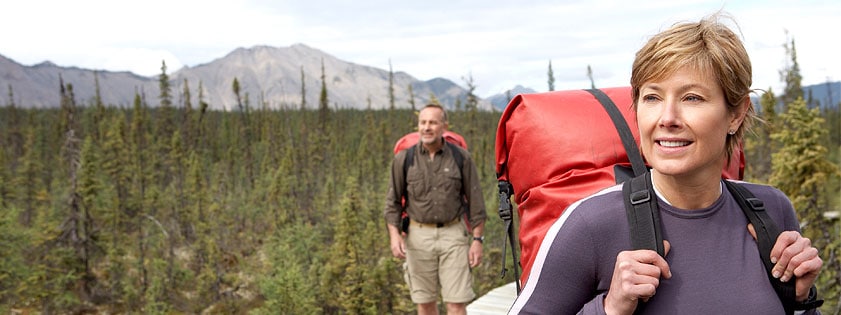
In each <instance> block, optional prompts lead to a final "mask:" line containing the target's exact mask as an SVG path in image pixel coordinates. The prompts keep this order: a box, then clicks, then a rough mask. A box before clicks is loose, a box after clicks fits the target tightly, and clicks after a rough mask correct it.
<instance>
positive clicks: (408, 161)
mask: <svg viewBox="0 0 841 315" xmlns="http://www.w3.org/2000/svg"><path fill="white" fill-rule="evenodd" d="M444 145H446V146H448V147H450V151H451V152H453V159H454V160H456V165H457V166H458V171H459V172H460V173H461V179H462V181H464V155H462V154H461V151H459V149H458V148H457V147H456V145H455V144H452V143H450V142H449V141H447V140H444ZM416 147H417V145H413V146H410V147H408V148H406V157H405V158H404V160H403V200H404V204H403V212H406V208H407V207H409V191H408V185H409V184H408V183H407V176H408V174H409V167H410V166H412V165H413V164H415V148H416ZM461 188H462V195H464V185H461ZM400 229H401V230H402V231H403V232H404V233H408V232H409V216H408V215H404V216H403V220H402V222H401V227H400Z"/></svg>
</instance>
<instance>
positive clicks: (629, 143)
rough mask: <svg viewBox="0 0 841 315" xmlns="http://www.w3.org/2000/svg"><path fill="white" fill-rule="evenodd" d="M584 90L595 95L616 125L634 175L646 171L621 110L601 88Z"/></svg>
mask: <svg viewBox="0 0 841 315" xmlns="http://www.w3.org/2000/svg"><path fill="white" fill-rule="evenodd" d="M586 91H587V92H590V94H593V96H594V97H596V100H598V101H599V103H601V104H602V107H604V110H605V111H607V114H608V115H610V120H612V121H613V126H614V127H616V131H617V132H619V138H621V139H622V145H623V146H624V147H625V153H627V154H628V160H629V161H631V167H632V168H633V169H634V175H636V176H639V175H642V173H644V172H645V171H646V167H645V162H643V160H642V155H640V151H639V148H638V147H637V142H636V141H635V140H634V134H633V133H632V132H631V128H630V127H628V122H626V121H625V117H624V116H622V112H620V111H619V108H617V107H616V104H615V103H613V100H611V99H610V97H608V96H607V94H605V93H604V92H602V90H599V89H588V90H586Z"/></svg>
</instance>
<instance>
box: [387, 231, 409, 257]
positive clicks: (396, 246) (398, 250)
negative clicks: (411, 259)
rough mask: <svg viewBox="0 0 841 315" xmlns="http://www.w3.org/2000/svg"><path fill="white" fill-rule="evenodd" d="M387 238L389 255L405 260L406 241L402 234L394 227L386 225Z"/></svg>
mask: <svg viewBox="0 0 841 315" xmlns="http://www.w3.org/2000/svg"><path fill="white" fill-rule="evenodd" d="M387 226H388V238H389V239H390V243H391V254H392V255H394V257H397V258H400V259H406V241H405V240H403V233H402V232H401V231H400V229H398V228H397V227H396V226H393V225H391V224H388V225H387Z"/></svg>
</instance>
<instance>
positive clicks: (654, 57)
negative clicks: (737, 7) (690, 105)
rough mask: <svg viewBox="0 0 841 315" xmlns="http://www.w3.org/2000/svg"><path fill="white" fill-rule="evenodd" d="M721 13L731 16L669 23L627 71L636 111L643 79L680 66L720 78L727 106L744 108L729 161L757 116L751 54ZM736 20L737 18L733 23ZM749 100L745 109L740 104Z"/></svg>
mask: <svg viewBox="0 0 841 315" xmlns="http://www.w3.org/2000/svg"><path fill="white" fill-rule="evenodd" d="M722 18H727V19H729V20H731V21H732V18H731V17H730V16H728V15H726V14H724V13H722V12H718V13H716V14H713V15H711V16H708V17H706V18H704V19H701V21H699V22H684V23H677V24H675V25H673V26H672V27H671V28H669V29H667V30H665V31H663V32H660V33H658V34H657V35H654V36H653V37H652V38H651V39H649V40H648V42H647V43H646V44H645V45H644V46H643V47H642V48H641V49H640V50H639V51H637V54H636V58H635V59H634V64H633V68H632V70H631V90H632V93H633V107H634V111H636V109H637V101H638V100H639V97H640V87H642V85H643V84H644V83H647V82H651V81H654V80H660V79H664V78H666V77H668V76H669V75H671V74H673V73H674V72H675V71H677V70H678V69H680V68H682V67H686V66H689V67H693V68H695V69H697V70H699V71H703V72H706V73H709V74H712V75H715V77H716V78H717V79H718V82H719V85H720V86H721V88H722V90H723V92H724V97H725V99H726V101H727V105H729V106H728V109H729V110H730V111H731V112H735V111H738V110H740V109H742V110H746V115H745V120H744V122H743V123H742V124H741V125H740V126H739V128H738V129H737V130H735V134H733V135H731V136H728V137H727V142H726V146H727V148H726V152H727V160H728V161H730V157H731V156H732V155H733V151H734V150H735V149H736V147H737V146H738V145H739V143H740V142H741V140H742V137H743V136H744V133H745V130H746V129H748V128H750V124H751V120H753V119H754V118H755V117H756V111H755V110H754V107H753V103H752V102H751V101H750V93H751V92H752V91H751V84H752V82H751V80H752V70H751V63H750V57H748V53H747V50H745V47H744V45H743V44H742V41H741V39H740V38H739V37H738V36H737V35H736V33H734V32H733V31H732V30H731V29H730V28H729V27H727V25H725V24H724V23H722V22H721V20H722ZM734 24H735V22H734ZM745 102H747V104H748V105H747V106H748V108H747V109H744V108H742V107H741V105H742V104H745Z"/></svg>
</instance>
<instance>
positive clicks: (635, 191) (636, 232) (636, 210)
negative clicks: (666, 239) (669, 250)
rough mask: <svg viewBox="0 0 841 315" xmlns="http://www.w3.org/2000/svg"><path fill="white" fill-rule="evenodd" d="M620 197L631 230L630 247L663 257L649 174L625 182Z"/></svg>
mask: <svg viewBox="0 0 841 315" xmlns="http://www.w3.org/2000/svg"><path fill="white" fill-rule="evenodd" d="M622 195H623V196H624V198H623V200H625V212H626V214H627V216H628V226H629V227H630V229H631V233H630V235H631V246H633V247H634V248H635V249H650V250H653V251H656V252H657V254H659V255H660V256H662V257H665V256H666V253H665V248H664V247H663V235H662V234H661V231H662V230H661V229H660V211H659V210H658V208H657V197H656V196H655V195H654V189H652V188H651V173H648V172H646V173H645V174H643V175H642V176H637V177H634V178H632V179H630V180H629V181H627V182H625V184H624V185H623V186H622Z"/></svg>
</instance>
